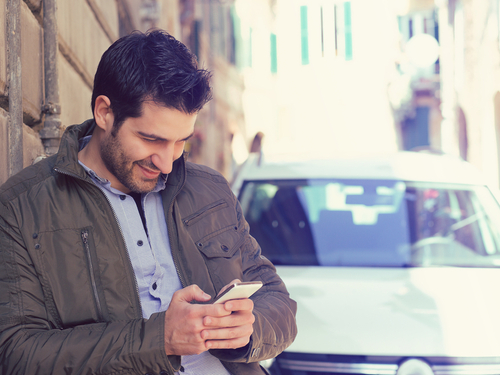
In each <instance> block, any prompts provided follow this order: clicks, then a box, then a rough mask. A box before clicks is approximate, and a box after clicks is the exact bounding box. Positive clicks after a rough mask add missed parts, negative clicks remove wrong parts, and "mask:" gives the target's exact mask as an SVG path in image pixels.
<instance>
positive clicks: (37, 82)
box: [0, 0, 140, 184]
mask: <svg viewBox="0 0 500 375" xmlns="http://www.w3.org/2000/svg"><path fill="white" fill-rule="evenodd" d="M56 1H57V27H58V39H59V40H58V42H59V53H58V57H57V63H58V70H59V72H58V84H59V95H60V103H59V104H60V106H61V115H60V117H61V127H62V129H61V133H62V131H63V130H64V129H65V128H66V127H67V126H68V125H72V124H75V123H80V122H82V121H84V120H86V119H87V118H89V117H91V116H92V113H91V109H90V98H91V93H92V84H93V76H94V73H95V70H96V68H97V64H98V63H99V59H100V57H101V55H102V53H103V52H104V51H105V50H106V49H107V48H108V47H109V45H110V44H111V43H112V42H113V41H114V40H116V39H117V38H118V37H119V36H120V12H121V16H122V17H123V16H124V15H123V12H124V11H131V10H132V11H134V12H135V13H136V14H130V15H129V17H128V20H129V23H131V25H129V26H128V27H129V29H130V28H136V29H139V28H140V25H138V24H137V25H134V24H133V23H134V22H138V21H139V19H138V18H137V9H138V8H139V5H138V4H140V0H71V1H66V0H56ZM119 6H121V7H120V11H119V9H118V8H119ZM6 7H7V0H0V23H1V24H3V25H6V21H7V20H6V17H7V14H6ZM42 25H43V12H42V0H24V1H21V69H22V73H21V74H22V78H21V82H22V93H23V122H24V124H23V150H24V151H23V165H24V166H27V165H29V164H31V163H33V161H34V160H35V159H36V158H37V157H39V156H44V149H43V146H42V142H41V139H40V136H39V131H40V129H41V128H42V127H43V115H42V105H43V104H44V58H43V26H42ZM0 46H1V48H0V184H1V183H3V182H4V181H5V180H6V179H7V178H8V176H7V168H8V164H7V162H8V158H9V157H11V156H10V155H9V145H8V127H9V119H10V116H9V108H8V107H9V106H8V102H9V98H8V85H9V83H8V82H7V77H8V75H7V74H8V69H9V67H8V55H7V54H8V45H7V38H6V30H5V27H4V28H3V29H1V30H0Z"/></svg>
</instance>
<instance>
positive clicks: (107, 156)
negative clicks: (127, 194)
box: [100, 134, 158, 193]
mask: <svg viewBox="0 0 500 375" xmlns="http://www.w3.org/2000/svg"><path fill="white" fill-rule="evenodd" d="M100 152H101V159H102V161H103V163H104V165H105V166H106V168H107V169H108V171H109V172H111V174H113V176H115V177H116V179H117V180H118V181H120V183H121V184H122V185H123V186H125V187H126V188H127V189H129V190H130V191H132V192H135V193H149V192H150V191H152V190H153V189H154V188H155V187H156V184H157V183H158V177H157V178H155V179H152V180H140V179H134V166H135V165H136V164H137V165H141V166H144V167H146V168H149V169H152V170H158V168H156V166H155V165H154V164H153V163H151V161H148V160H139V161H131V160H130V159H129V158H128V156H127V155H126V153H125V150H124V149H123V147H122V145H121V143H120V140H119V138H118V136H117V134H116V135H110V136H109V137H108V138H107V139H106V140H104V141H103V142H102V143H101V147H100Z"/></svg>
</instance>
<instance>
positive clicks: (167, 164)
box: [151, 145, 174, 174]
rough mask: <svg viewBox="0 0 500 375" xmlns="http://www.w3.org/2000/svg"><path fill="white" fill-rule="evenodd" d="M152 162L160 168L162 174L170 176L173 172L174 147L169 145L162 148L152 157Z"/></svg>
mask: <svg viewBox="0 0 500 375" xmlns="http://www.w3.org/2000/svg"><path fill="white" fill-rule="evenodd" d="M151 162H152V163H153V164H154V165H155V167H156V168H158V169H159V170H160V171H161V173H163V174H169V173H170V172H172V165H173V163H174V147H173V145H167V146H166V147H162V148H161V149H159V150H158V151H157V152H155V153H154V154H153V155H152V156H151Z"/></svg>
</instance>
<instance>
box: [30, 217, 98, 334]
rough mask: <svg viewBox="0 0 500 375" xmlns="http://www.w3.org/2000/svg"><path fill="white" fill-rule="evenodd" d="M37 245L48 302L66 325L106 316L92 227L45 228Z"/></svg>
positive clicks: (39, 236) (78, 323)
mask: <svg viewBox="0 0 500 375" xmlns="http://www.w3.org/2000/svg"><path fill="white" fill-rule="evenodd" d="M35 249H36V251H37V253H38V254H37V255H38V259H39V262H40V265H41V267H40V269H41V274H42V275H41V276H42V277H41V280H42V284H43V289H44V293H45V299H46V302H47V305H48V307H49V310H54V311H53V312H52V314H54V313H55V314H57V316H58V318H59V319H60V323H61V324H62V326H63V328H67V327H73V326H76V325H81V324H89V323H95V322H101V321H104V320H106V318H107V316H108V313H107V309H106V304H105V301H104V294H103V290H102V285H101V279H100V269H99V262H98V258H97V253H96V251H95V244H94V238H93V230H92V228H91V227H85V228H76V229H62V230H55V231H51V232H41V233H39V234H38V238H37V244H36V246H35Z"/></svg>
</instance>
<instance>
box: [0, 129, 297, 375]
mask: <svg viewBox="0 0 500 375" xmlns="http://www.w3.org/2000/svg"><path fill="white" fill-rule="evenodd" d="M94 126H95V124H94V122H93V121H92V120H88V121H86V122H84V123H83V124H81V125H78V126H70V127H69V128H68V129H67V130H66V132H65V133H64V135H63V138H62V140H61V146H60V148H59V152H58V154H56V155H54V156H51V157H49V158H47V159H44V160H43V161H40V162H39V163H36V164H35V165H32V166H30V167H28V168H25V169H24V170H23V171H21V172H20V173H18V174H17V175H15V176H13V177H12V178H10V179H9V180H8V181H7V182H6V183H5V184H4V185H3V186H2V187H1V188H0V373H1V374H3V375H11V374H56V375H59V374H115V375H118V374H120V375H121V374H141V375H144V374H146V373H152V374H172V373H173V372H174V371H176V370H178V369H179V368H180V366H181V363H180V357H178V356H167V355H166V354H165V350H164V324H165V319H164V318H165V317H164V314H165V313H164V312H160V313H155V314H153V315H152V316H151V317H150V319H143V318H142V313H141V305H140V301H139V296H138V292H137V286H136V280H135V277H134V272H133V269H132V264H131V262H130V259H129V257H128V252H127V249H126V247H125V242H124V239H123V236H122V234H121V231H120V227H119V225H118V223H117V219H116V217H115V214H114V212H113V210H112V208H111V206H110V204H109V202H108V201H107V198H106V197H105V195H104V194H103V193H102V192H101V190H100V189H99V188H98V187H97V186H96V185H94V183H93V182H92V180H91V179H90V178H89V177H88V176H87V174H86V172H85V170H84V169H83V168H82V167H81V166H80V165H79V164H78V139H80V138H82V137H84V136H86V135H89V134H91V133H92V131H93V129H94ZM162 195H163V205H164V211H165V218H166V220H167V226H168V231H169V236H170V245H171V249H172V255H173V259H174V262H175V265H176V267H177V272H178V274H179V277H180V280H181V282H182V285H183V286H188V285H191V284H197V285H198V286H199V287H200V288H201V289H203V290H204V291H205V292H207V293H208V294H210V295H212V296H215V295H216V293H217V292H218V291H219V290H220V289H221V288H222V287H223V286H224V285H226V284H227V283H228V282H230V281H231V280H233V279H236V278H239V279H241V280H244V281H250V280H262V281H263V282H264V287H263V288H261V290H260V291H259V292H257V293H256V294H255V295H254V297H252V299H253V301H254V306H255V307H254V315H255V318H256V321H255V323H254V333H253V335H252V337H251V341H250V344H249V345H247V346H246V347H244V348H240V349H236V350H212V351H211V353H212V354H213V355H214V356H216V357H217V358H219V359H220V360H221V361H222V363H223V364H224V366H226V368H227V369H228V370H229V371H230V372H231V373H233V374H262V373H264V372H263V370H262V369H261V368H260V366H259V365H258V361H260V360H263V359H267V358H272V357H274V356H276V355H277V354H279V353H280V352H281V351H283V350H284V349H285V348H286V347H287V346H289V345H290V344H291V343H292V341H293V340H294V338H295V335H296V333H297V329H296V325H295V312H296V304H295V302H294V301H293V300H291V299H290V298H289V295H288V293H287V290H286V288H285V285H284V284H283V282H282V280H281V279H280V278H279V277H278V275H277V274H276V272H275V268H274V267H273V265H272V264H271V263H270V262H269V261H268V260H267V259H266V258H265V257H263V256H262V255H261V252H260V248H259V246H258V244H257V243H256V241H255V240H254V239H253V238H252V237H251V236H250V235H249V228H248V224H247V223H246V221H245V219H244V217H243V215H242V213H241V209H240V206H239V203H238V201H237V199H236V198H235V197H234V195H233V194H232V192H231V190H230V188H229V186H228V184H227V182H226V180H225V179H224V178H223V177H222V176H221V175H220V174H219V173H217V172H215V171H213V170H211V169H209V168H207V167H203V166H199V165H195V164H193V163H189V162H186V161H185V160H184V158H180V159H179V160H177V161H176V162H175V163H174V169H173V171H172V173H171V174H170V175H169V177H168V180H167V187H166V188H165V190H164V191H163V192H162Z"/></svg>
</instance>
